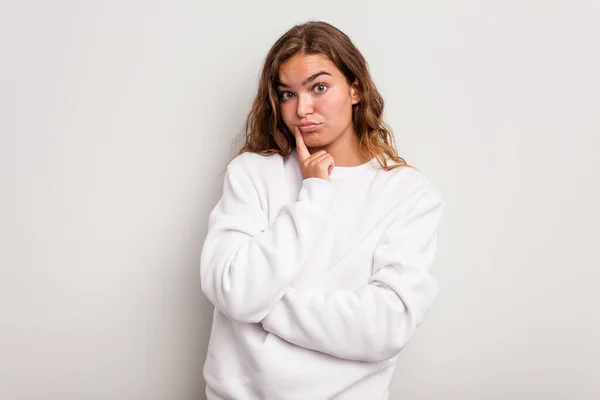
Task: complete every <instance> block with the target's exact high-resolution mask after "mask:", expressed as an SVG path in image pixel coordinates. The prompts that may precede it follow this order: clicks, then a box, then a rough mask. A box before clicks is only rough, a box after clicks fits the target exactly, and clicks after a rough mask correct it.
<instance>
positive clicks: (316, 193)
mask: <svg viewBox="0 0 600 400" xmlns="http://www.w3.org/2000/svg"><path fill="white" fill-rule="evenodd" d="M333 193H334V190H333V184H332V183H331V182H329V181H326V180H325V179H321V178H308V179H305V180H304V181H302V187H301V188H300V194H299V196H298V201H306V202H310V203H312V204H315V205H317V206H318V207H321V208H323V209H326V210H329V208H330V207H331V203H332V202H333Z"/></svg>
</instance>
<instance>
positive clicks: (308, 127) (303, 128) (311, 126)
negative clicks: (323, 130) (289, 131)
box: [298, 124, 321, 133]
mask: <svg viewBox="0 0 600 400" xmlns="http://www.w3.org/2000/svg"><path fill="white" fill-rule="evenodd" d="M319 126H321V124H306V125H298V129H300V131H301V132H302V133H308V132H314V131H316V130H317V129H319Z"/></svg>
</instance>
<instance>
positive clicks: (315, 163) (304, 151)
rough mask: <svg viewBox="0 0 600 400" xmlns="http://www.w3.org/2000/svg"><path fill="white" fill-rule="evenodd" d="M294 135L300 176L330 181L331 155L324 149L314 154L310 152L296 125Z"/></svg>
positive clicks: (333, 165) (332, 163) (332, 166)
mask: <svg viewBox="0 0 600 400" xmlns="http://www.w3.org/2000/svg"><path fill="white" fill-rule="evenodd" d="M294 136H295V137H296V149H297V150H298V158H299V159H300V169H301V171H302V177H303V178H304V179H308V178H320V179H324V180H326V181H329V182H331V179H329V175H331V171H333V168H334V167H335V161H334V160H333V156H332V155H331V154H329V153H328V152H326V151H325V150H319V151H317V152H316V153H314V154H310V152H309V151H308V147H306V144H305V143H304V138H303V137H302V132H300V129H298V127H297V126H294Z"/></svg>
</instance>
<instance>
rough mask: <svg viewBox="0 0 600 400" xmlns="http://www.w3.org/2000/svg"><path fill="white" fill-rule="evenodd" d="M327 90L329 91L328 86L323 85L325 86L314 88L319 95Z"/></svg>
mask: <svg viewBox="0 0 600 400" xmlns="http://www.w3.org/2000/svg"><path fill="white" fill-rule="evenodd" d="M326 90H327V86H326V85H323V84H320V85H316V86H315V88H314V91H315V92H317V93H323V92H324V91H326Z"/></svg>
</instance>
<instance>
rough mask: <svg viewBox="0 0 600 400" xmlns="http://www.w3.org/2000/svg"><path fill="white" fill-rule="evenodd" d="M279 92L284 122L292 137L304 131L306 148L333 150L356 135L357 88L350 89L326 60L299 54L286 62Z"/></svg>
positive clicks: (280, 73) (280, 69) (332, 64)
mask: <svg viewBox="0 0 600 400" xmlns="http://www.w3.org/2000/svg"><path fill="white" fill-rule="evenodd" d="M277 92H278V94H279V104H280V105H279V107H280V112H281V117H282V119H283V122H284V123H285V125H286V126H287V128H288V129H289V130H290V132H292V133H293V132H294V128H295V127H296V126H298V127H299V128H300V131H301V132H302V136H303V138H304V142H305V143H306V146H308V147H313V148H314V147H323V146H329V145H331V144H333V143H335V142H336V141H338V140H340V139H341V138H343V137H345V136H346V135H352V134H355V132H354V126H353V124H352V105H353V104H356V103H358V102H359V98H358V91H357V90H356V85H349V84H348V82H347V81H346V78H345V77H344V75H343V74H342V72H341V71H340V70H339V69H338V68H337V67H336V66H335V64H334V63H333V62H331V60H329V58H327V57H326V56H324V55H322V54H298V55H296V56H294V57H291V58H290V59H288V60H286V61H285V62H284V63H283V64H282V65H281V67H280V68H279V82H278V86H277ZM307 124H309V125H307ZM310 124H312V125H310Z"/></svg>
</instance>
